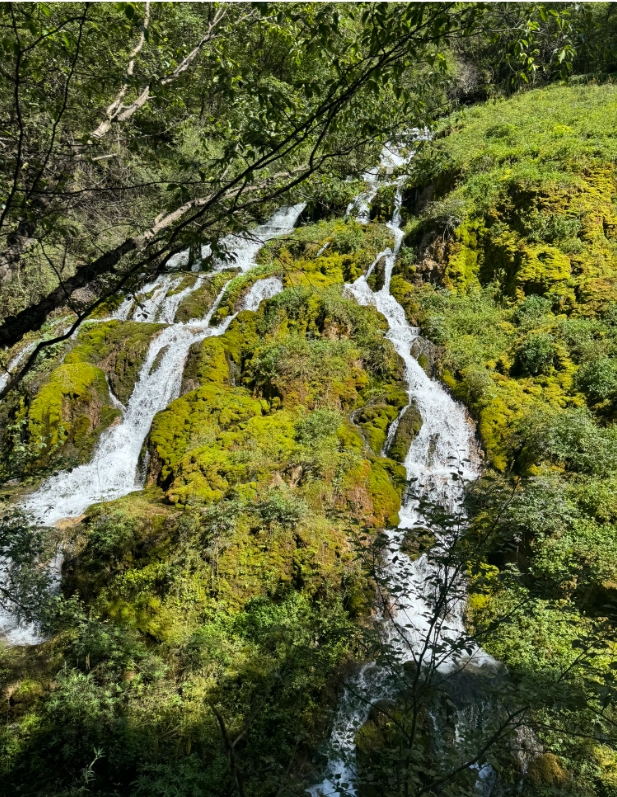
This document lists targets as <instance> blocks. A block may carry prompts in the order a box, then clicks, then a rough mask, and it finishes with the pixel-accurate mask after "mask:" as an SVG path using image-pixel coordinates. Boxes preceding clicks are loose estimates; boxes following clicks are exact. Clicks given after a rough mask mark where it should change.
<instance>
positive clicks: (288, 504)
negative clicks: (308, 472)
mask: <svg viewBox="0 0 617 797" xmlns="http://www.w3.org/2000/svg"><path fill="white" fill-rule="evenodd" d="M257 511H258V513H259V515H260V517H261V519H262V520H263V521H264V523H267V524H268V525H269V526H272V525H273V524H275V523H276V524H278V525H279V526H283V527H284V528H294V526H297V524H298V521H299V520H301V519H302V518H303V517H304V515H306V513H307V511H308V508H307V506H306V504H305V503H304V501H302V500H301V499H299V498H296V497H295V496H294V495H293V494H292V493H291V491H290V490H288V489H284V488H278V487H274V488H272V489H270V490H269V491H268V492H267V493H266V496H265V498H264V499H263V501H261V502H260V503H259V504H258V505H257Z"/></svg>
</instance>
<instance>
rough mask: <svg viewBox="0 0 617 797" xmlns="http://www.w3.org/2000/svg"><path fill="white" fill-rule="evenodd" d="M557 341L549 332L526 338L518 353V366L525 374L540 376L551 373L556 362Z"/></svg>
mask: <svg viewBox="0 0 617 797" xmlns="http://www.w3.org/2000/svg"><path fill="white" fill-rule="evenodd" d="M555 354H556V352H555V339H554V338H553V336H552V335H550V334H549V333H547V332H538V333H537V334H535V335H530V336H529V337H528V338H526V339H525V340H524V341H523V342H522V344H521V345H520V346H519V349H518V351H517V353H516V364H517V366H518V369H519V370H520V371H522V372H523V373H524V374H530V375H531V376H538V375H539V374H546V373H549V372H550V370H551V368H552V367H553V364H554V360H555Z"/></svg>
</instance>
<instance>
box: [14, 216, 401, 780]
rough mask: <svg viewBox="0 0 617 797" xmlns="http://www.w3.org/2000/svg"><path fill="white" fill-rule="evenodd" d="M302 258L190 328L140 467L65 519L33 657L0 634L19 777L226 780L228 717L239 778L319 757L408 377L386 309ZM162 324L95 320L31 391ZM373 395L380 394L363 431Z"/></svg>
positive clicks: (393, 516) (300, 771) (349, 643)
mask: <svg viewBox="0 0 617 797" xmlns="http://www.w3.org/2000/svg"><path fill="white" fill-rule="evenodd" d="M342 227H345V225H342ZM307 229H310V228H307ZM324 229H326V228H324V227H323V225H318V226H317V229H316V230H315V232H316V233H318V234H319V235H320V236H322V233H323V231H324ZM332 229H333V225H330V226H329V227H327V230H326V231H330V230H332ZM351 229H352V230H353V231H354V235H355V236H356V237H358V236H359V235H360V234H361V235H360V241H361V242H362V240H363V238H364V237H366V238H367V239H368V240H373V239H374V238H376V237H378V236H379V231H378V230H377V229H375V228H374V227H373V226H372V225H371V226H369V227H367V228H366V230H365V231H364V230H356V225H351ZM342 232H344V230H342ZM306 234H307V232H306V230H305V231H301V232H300V231H299V232H298V233H296V234H295V236H294V240H295V239H296V238H298V239H300V240H301V239H302V236H303V235H304V236H306ZM322 237H323V236H322ZM320 240H321V239H320ZM286 245H291V244H289V242H286ZM287 251H289V250H287ZM360 251H362V252H363V254H362V255H361V257H363V258H364V259H363V260H362V261H361V262H362V263H363V264H366V262H367V261H368V262H370V255H369V254H366V253H365V252H364V250H363V249H360ZM309 262H310V261H308V260H307V259H305V257H304V256H303V255H302V256H301V257H300V258H299V259H297V260H291V261H290V263H291V265H290V268H288V269H287V271H286V275H287V276H286V279H287V278H288V277H289V282H290V287H288V288H287V289H285V290H284V291H283V292H282V293H281V294H279V295H278V296H276V297H275V298H273V299H271V300H269V301H267V302H264V303H263V304H262V306H261V307H260V309H259V311H258V312H256V313H248V312H244V313H240V315H239V316H238V317H237V318H236V319H235V320H234V321H233V323H232V324H231V325H230V327H229V329H228V330H227V332H226V333H225V334H224V335H222V336H221V337H217V338H206V339H205V340H204V341H203V342H202V343H199V344H195V345H194V346H193V347H192V349H191V352H190V355H189V358H188V361H187V364H186V369H185V373H184V386H183V395H182V396H181V397H180V398H178V399H177V400H176V401H174V402H172V403H171V404H170V405H169V407H168V408H167V409H165V410H164V411H163V412H161V413H159V414H158V415H157V416H156V418H155V421H154V423H153V426H152V429H151V431H150V434H149V437H148V441H147V449H148V454H149V456H148V483H149V486H148V487H147V488H146V489H145V490H144V491H142V492H139V493H133V494H130V495H128V496H126V497H125V498H122V499H119V500H117V501H115V502H111V503H108V504H104V505H100V506H96V507H93V508H91V509H90V510H89V511H88V513H87V517H86V519H85V520H83V521H82V522H81V523H79V525H77V526H74V527H73V528H71V529H67V530H65V532H64V536H65V539H64V545H65V550H66V551H67V561H66V562H65V566H64V577H63V587H62V589H63V594H64V604H63V605H64V608H63V610H62V612H61V615H60V617H59V618H56V620H55V624H56V625H55V631H56V633H55V635H54V636H52V638H51V639H50V641H49V642H47V643H45V644H44V645H42V646H40V648H39V653H38V655H37V656H35V657H30V656H28V655H27V654H24V653H23V652H21V651H20V650H19V649H18V648H15V649H6V650H3V651H2V654H1V656H2V673H3V680H4V682H5V683H6V688H7V689H8V691H7V695H8V698H7V699H8V711H9V715H10V716H11V718H12V719H11V723H10V724H8V725H5V726H3V730H2V749H3V764H2V766H3V777H4V779H5V783H7V784H8V788H9V790H10V791H11V793H13V792H15V793H17V790H18V788H19V784H20V783H23V782H24V780H25V779H27V780H28V781H29V782H31V783H32V784H33V786H34V788H35V789H37V790H39V791H44V792H46V793H58V794H64V793H72V791H74V790H75V789H79V788H81V784H82V783H83V782H84V781H83V780H82V779H83V777H84V775H83V772H84V771H86V772H89V773H90V774H89V775H88V778H89V779H88V781H87V782H88V784H89V785H88V788H91V789H92V788H94V789H96V790H97V791H98V792H99V793H110V792H111V790H113V788H115V785H114V784H118V783H121V784H122V785H123V789H125V790H130V792H131V793H135V794H151V793H164V792H165V789H168V788H170V784H172V783H173V784H174V788H175V789H179V790H180V793H189V792H190V790H191V789H192V788H194V787H195V784H198V785H199V788H200V789H203V790H205V791H207V792H208V793H221V794H222V793H225V791H226V790H227V789H228V788H229V784H230V779H231V778H233V771H230V768H229V765H228V761H227V753H226V749H225V744H224V742H223V741H222V740H221V736H220V727H221V726H220V722H221V721H222V722H223V723H224V727H225V730H226V733H228V734H229V735H230V738H232V739H235V738H236V737H237V736H238V735H240V734H244V736H243V738H245V739H246V741H245V742H244V743H243V744H242V745H241V746H240V745H239V746H238V749H237V755H238V757H239V759H240V760H241V766H242V772H243V778H244V787H245V788H246V789H247V790H250V792H251V793H254V794H268V793H270V790H271V788H272V787H273V784H274V783H277V782H279V781H280V779H281V778H283V779H284V780H285V779H287V780H286V782H288V783H289V787H290V788H296V785H295V784H299V785H298V787H300V786H301V784H302V783H303V778H304V777H305V776H306V774H308V773H309V772H310V771H311V770H312V769H313V767H314V766H315V765H316V764H317V761H318V759H317V758H316V750H317V745H318V743H319V742H320V741H321V740H322V739H323V738H324V736H325V735H326V733H327V727H328V722H329V719H330V717H331V712H332V706H333V703H334V701H335V690H336V685H337V683H338V682H339V681H340V679H341V678H342V677H343V674H344V672H345V667H346V665H347V663H348V662H349V661H350V660H351V659H353V658H355V657H357V656H362V655H363V654H362V650H363V649H364V641H363V632H362V627H363V625H364V624H365V623H366V618H367V616H368V614H369V613H370V611H371V607H372V604H373V600H374V583H373V581H372V579H371V575H370V571H369V569H368V568H367V567H365V566H364V565H363V563H362V561H361V559H359V558H358V556H357V548H358V546H360V547H363V546H366V542H365V541H364V538H365V537H366V535H367V534H368V537H369V538H375V536H376V535H377V534H378V532H379V530H380V529H381V528H383V527H384V526H385V525H393V524H396V523H397V522H398V509H399V506H400V498H401V493H402V490H403V488H404V486H405V473H404V469H403V468H402V467H401V466H400V465H399V464H398V463H397V462H394V461H393V460H389V459H386V458H382V457H379V456H378V451H376V450H375V449H376V448H380V447H381V445H382V444H383V440H385V435H386V434H387V429H388V425H389V423H391V422H392V420H394V418H396V417H397V414H398V411H399V410H400V408H401V407H404V406H405V404H406V401H407V394H406V392H405V390H404V387H403V384H402V382H401V378H402V363H401V362H400V360H399V358H398V357H397V355H396V354H395V352H394V349H393V348H392V346H391V344H390V343H389V342H388V341H387V340H385V338H384V332H385V329H386V325H385V322H384V320H383V319H382V318H381V317H380V316H379V315H378V313H377V312H376V310H375V309H374V308H370V307H369V308H362V307H359V306H358V305H356V304H355V302H353V301H350V300H348V299H346V298H344V297H343V296H342V290H341V285H340V284H339V285H329V286H327V287H325V288H323V287H318V288H315V287H308V286H304V285H302V284H301V281H300V280H299V279H298V278H297V275H300V274H301V273H302V268H303V267H304V266H305V264H306V263H309ZM265 268H270V266H268V265H267V264H266V266H265ZM308 268H312V263H311V264H310V265H309V266H308ZM159 329H160V325H155V324H136V323H133V322H115V321H114V322H107V323H99V324H92V325H90V326H88V327H87V328H86V329H84V330H83V331H82V333H81V334H80V336H79V339H78V341H77V343H76V345H75V346H74V347H73V348H72V349H71V350H70V352H69V353H68V354H66V355H65V357H64V361H63V363H62V364H57V363H56V367H55V368H54V369H53V370H52V371H51V374H50V375H48V376H47V381H46V382H44V383H43V386H42V387H41V388H40V390H39V393H37V397H38V396H39V395H41V393H43V392H44V391H45V390H47V389H48V385H54V384H55V383H56V382H57V381H58V379H59V378H60V376H59V375H62V374H63V373H64V371H65V370H66V369H67V368H73V367H74V366H75V365H79V367H80V368H81V367H84V366H85V365H87V367H89V368H92V369H95V370H96V371H97V373H98V372H100V373H101V374H103V372H102V371H101V370H100V366H101V365H102V364H103V363H104V364H105V366H106V368H107V369H108V370H109V372H110V377H109V378H110V381H111V373H112V371H111V369H112V368H113V369H114V370H113V373H115V374H116V376H117V377H118V379H119V380H120V381H119V382H118V384H120V385H123V384H124V382H123V381H122V379H123V378H124V377H125V376H126V374H127V373H128V371H127V368H128V366H129V363H124V361H123V360H121V356H122V355H125V353H126V352H127V351H131V352H133V353H135V354H136V353H137V352H138V349H139V341H140V340H142V339H143V341H148V340H150V339H151V337H152V335H153V334H156V332H157V331H158V330H159ZM139 335H141V336H142V337H141V338H139V337H138V336H139ZM120 344H121V345H120ZM144 345H145V344H144ZM136 356H137V354H136ZM94 363H98V365H94ZM120 363H122V364H120ZM130 365H131V366H132V367H134V368H137V365H136V363H135V362H133V361H131V363H130ZM134 374H136V370H135V371H134ZM127 378H128V377H127ZM132 378H134V375H133V376H132ZM35 400H36V397H35ZM388 401H389V402H391V403H388ZM380 402H381V403H380ZM374 407H380V408H383V407H385V408H388V412H389V414H386V415H385V416H384V417H383V418H381V419H380V425H379V434H380V435H381V438H380V440H381V443H380V444H379V446H377V445H374V447H371V445H369V443H368V442H367V441H371V440H372V442H373V444H375V441H374V439H373V437H374V435H373V437H371V434H370V430H371V426H370V424H369V423H368V422H366V421H364V415H362V413H367V412H368V409H369V408H374ZM393 408H394V409H393ZM356 416H357V417H358V420H357V421H356V423H354V422H352V421H351V420H350V418H354V417H356ZM360 416H362V418H363V422H360ZM371 417H373V419H374V416H371ZM376 428H377V427H376ZM61 718H62V728H63V729H64V730H62V731H60V727H59V724H58V723H59V722H60V720H61ZM219 718H220V719H219ZM59 731H60V732H59ZM169 733H171V736H172V738H173V743H171V744H170V743H169V742H167V741H164V740H165V738H166V736H167V735H168V734H169ZM97 750H99V751H100V754H97V753H96V751H97ZM59 759H60V760H62V761H63V766H62V768H61V769H60V770H59V769H58V767H57V762H58V760H59ZM290 760H292V762H296V763H292V769H291V772H290V773H288V775H285V770H286V769H288V768H289V761H290ZM88 767H90V769H88ZM67 790H68V792H67ZM187 790H188V791H187Z"/></svg>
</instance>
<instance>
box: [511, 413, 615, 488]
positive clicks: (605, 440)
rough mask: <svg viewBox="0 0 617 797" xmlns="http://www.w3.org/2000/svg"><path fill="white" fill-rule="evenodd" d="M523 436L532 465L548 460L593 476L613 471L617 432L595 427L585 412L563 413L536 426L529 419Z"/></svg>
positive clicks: (613, 429) (535, 423)
mask: <svg viewBox="0 0 617 797" xmlns="http://www.w3.org/2000/svg"><path fill="white" fill-rule="evenodd" d="M538 421H539V422H538ZM525 436H526V440H527V442H526V444H525V448H526V449H527V452H528V453H529V454H531V455H532V459H533V461H538V462H539V461H547V460H548V461H549V462H553V463H554V464H556V465H561V466H562V467H565V468H566V469H567V470H571V471H575V472H579V473H589V474H593V475H596V476H608V475H611V474H612V473H613V472H614V471H615V469H617V428H616V427H615V426H611V427H609V428H608V429H602V428H600V427H598V426H596V424H595V423H594V422H593V419H592V417H591V415H590V414H589V411H588V410H583V409H574V410H563V411H561V412H559V413H558V414H555V415H552V416H548V417H545V418H544V419H543V420H541V419H538V420H537V421H536V422H534V421H533V419H530V421H529V423H528V425H527V429H526V433H525Z"/></svg>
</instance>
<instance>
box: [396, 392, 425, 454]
mask: <svg viewBox="0 0 617 797" xmlns="http://www.w3.org/2000/svg"><path fill="white" fill-rule="evenodd" d="M421 428H422V415H421V414H420V410H419V409H418V407H417V405H416V403H415V402H413V401H412V402H411V404H410V405H409V406H408V407H407V409H406V410H405V411H404V412H403V414H402V415H401V417H400V419H399V422H398V426H397V427H396V432H395V433H394V438H393V439H392V445H391V446H390V448H389V450H388V456H389V457H391V458H392V459H394V460H396V461H397V462H404V461H405V457H406V456H407V452H408V451H409V446H410V445H411V444H412V443H413V441H414V440H415V438H416V436H417V434H418V432H419V431H420V429H421Z"/></svg>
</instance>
